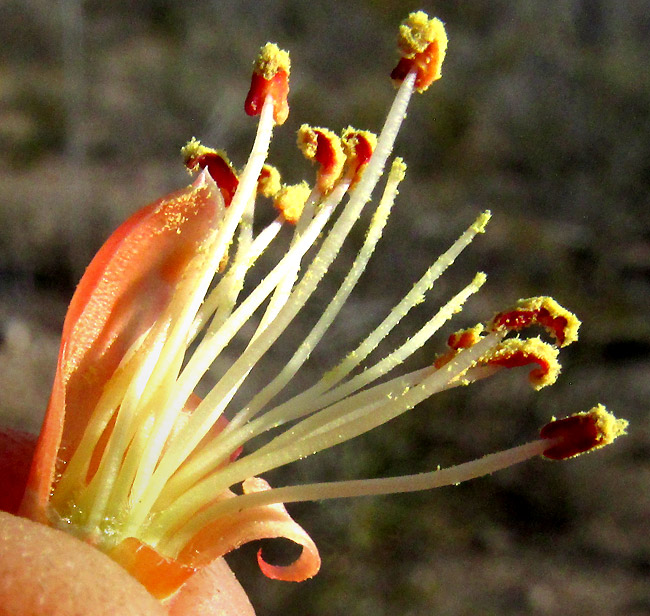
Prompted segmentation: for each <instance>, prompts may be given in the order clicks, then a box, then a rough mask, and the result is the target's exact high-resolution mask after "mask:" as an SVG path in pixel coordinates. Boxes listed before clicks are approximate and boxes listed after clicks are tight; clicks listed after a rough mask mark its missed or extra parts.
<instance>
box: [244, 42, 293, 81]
mask: <svg viewBox="0 0 650 616" xmlns="http://www.w3.org/2000/svg"><path fill="white" fill-rule="evenodd" d="M290 69H291V61H290V60H289V52H288V51H285V50H284V49H280V48H279V47H278V46H277V45H276V44H275V43H267V44H266V45H264V47H262V49H260V53H259V55H258V56H257V58H256V59H255V63H254V69H253V70H254V71H255V72H256V73H257V74H258V75H262V77H264V79H271V78H272V77H273V76H274V75H276V74H277V73H279V72H280V71H284V72H285V73H286V74H287V77H288V76H289V72H290Z"/></svg>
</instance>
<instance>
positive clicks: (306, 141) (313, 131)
mask: <svg viewBox="0 0 650 616" xmlns="http://www.w3.org/2000/svg"><path fill="white" fill-rule="evenodd" d="M298 147H299V148H300V149H301V151H302V153H303V154H304V155H305V157H306V158H307V159H309V160H312V161H314V160H315V161H316V162H317V163H318V164H319V165H320V169H319V171H318V179H317V184H318V188H319V190H320V191H321V192H322V193H323V194H327V193H328V192H330V191H331V190H332V188H334V185H335V184H336V181H337V180H338V179H339V177H340V175H341V171H342V170H343V165H344V163H345V158H346V157H345V154H344V153H343V147H342V145H341V139H340V138H339V137H338V136H337V135H335V134H334V133H333V132H332V131H331V130H328V129H326V128H312V127H311V126H309V125H308V124H303V125H302V126H301V127H300V129H299V130H298Z"/></svg>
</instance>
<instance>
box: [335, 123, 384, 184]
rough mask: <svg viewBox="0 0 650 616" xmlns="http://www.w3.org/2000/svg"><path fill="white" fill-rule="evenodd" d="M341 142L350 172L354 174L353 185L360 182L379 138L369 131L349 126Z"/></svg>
mask: <svg viewBox="0 0 650 616" xmlns="http://www.w3.org/2000/svg"><path fill="white" fill-rule="evenodd" d="M341 142H342V144H343V149H344V151H345V155H346V157H347V162H348V165H349V168H350V170H352V172H354V180H353V182H352V183H353V184H354V183H355V182H357V181H358V180H359V178H360V177H361V175H362V173H363V171H364V169H365V168H366V165H367V164H368V162H369V161H370V158H371V156H372V153H373V152H374V151H375V146H376V145H377V136H376V135H375V134H374V133H371V132H370V131H367V130H357V129H356V128H352V127H351V126H348V127H347V128H346V129H345V130H344V131H343V134H342V135H341Z"/></svg>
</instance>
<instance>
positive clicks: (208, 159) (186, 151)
mask: <svg viewBox="0 0 650 616" xmlns="http://www.w3.org/2000/svg"><path fill="white" fill-rule="evenodd" d="M181 156H182V157H183V162H184V163H185V166H186V167H187V169H188V171H189V172H190V173H195V172H197V171H199V170H201V169H207V171H208V173H209V174H210V176H211V177H212V179H213V180H214V181H215V183H216V185H217V186H218V187H219V190H220V191H221V195H222V196H223V200H224V203H225V205H226V207H227V206H228V205H230V202H231V201H232V198H233V196H234V194H235V191H236V190H237V186H238V185H239V178H238V177H237V173H236V172H235V169H234V167H233V166H232V164H231V162H230V160H228V156H227V155H226V153H225V152H224V151H222V150H215V149H213V148H208V147H206V146H204V145H202V144H201V142H200V141H199V140H198V139H196V138H195V137H192V139H191V141H189V142H188V143H187V144H186V145H185V146H183V147H182V148H181Z"/></svg>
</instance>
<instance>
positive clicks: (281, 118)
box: [244, 43, 291, 124]
mask: <svg viewBox="0 0 650 616" xmlns="http://www.w3.org/2000/svg"><path fill="white" fill-rule="evenodd" d="M290 68H291V62H290V60H289V52H288V51H284V50H282V49H280V48H279V47H278V46H277V45H276V44H275V43H267V44H266V45H264V47H262V49H261V50H260V53H259V55H258V56H257V59H256V60H255V63H254V65H253V77H252V79H251V87H250V90H249V91H248V96H246V102H245V103H244V109H245V111H246V113H247V114H248V115H250V116H254V115H259V114H260V113H261V112H262V106H263V105H264V101H265V100H266V97H267V96H269V95H270V96H271V98H272V99H273V119H274V120H275V123H276V124H284V122H285V120H286V119H287V117H288V116H289V101H288V97H289V72H290Z"/></svg>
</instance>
